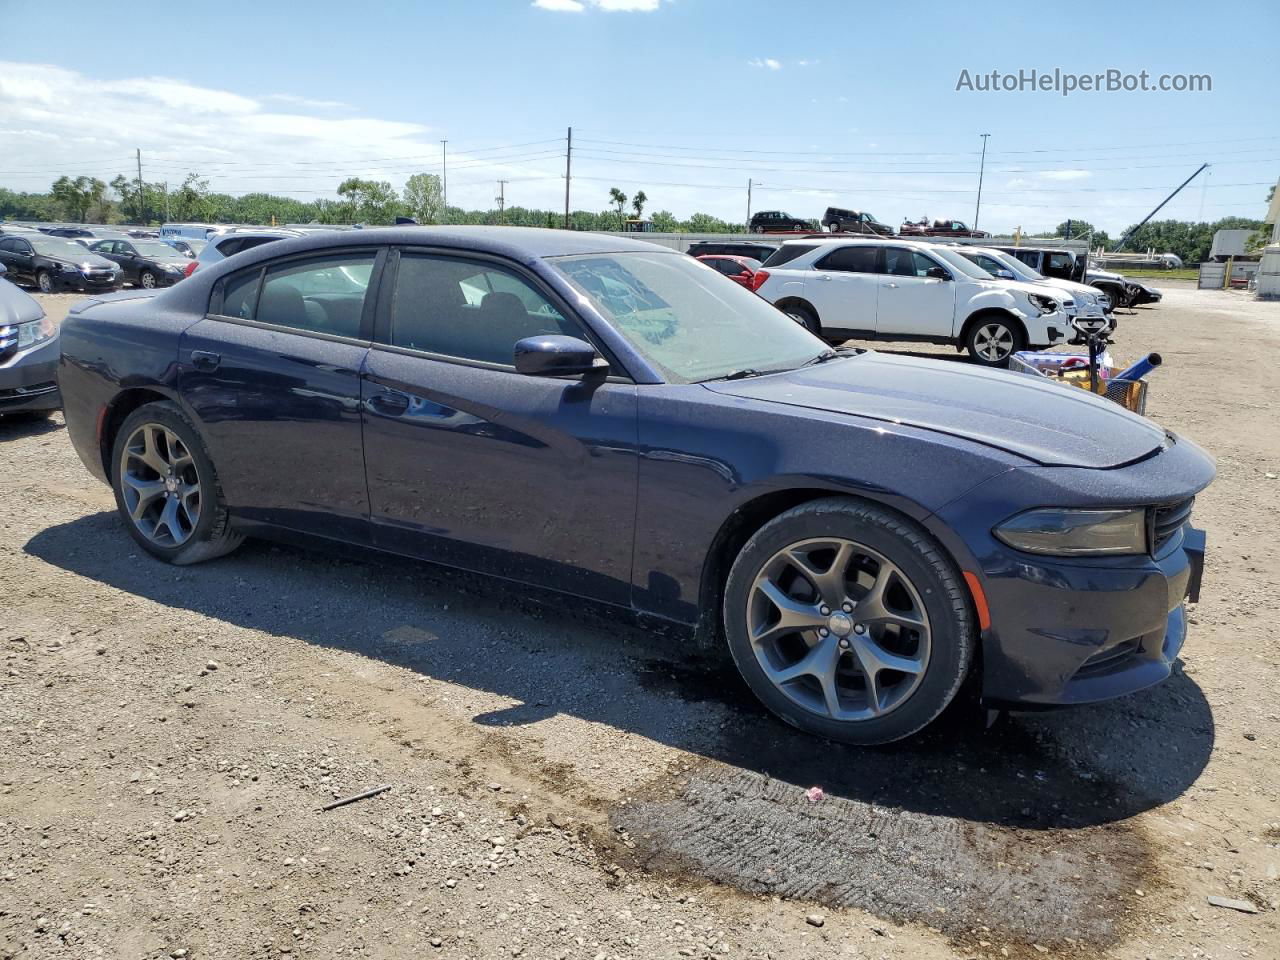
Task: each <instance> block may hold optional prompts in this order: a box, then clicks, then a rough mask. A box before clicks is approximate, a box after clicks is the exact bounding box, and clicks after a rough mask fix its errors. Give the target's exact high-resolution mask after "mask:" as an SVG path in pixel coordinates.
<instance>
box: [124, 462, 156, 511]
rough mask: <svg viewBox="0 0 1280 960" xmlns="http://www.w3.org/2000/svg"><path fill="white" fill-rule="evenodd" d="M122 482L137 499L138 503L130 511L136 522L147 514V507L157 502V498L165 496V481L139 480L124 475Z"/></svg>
mask: <svg viewBox="0 0 1280 960" xmlns="http://www.w3.org/2000/svg"><path fill="white" fill-rule="evenodd" d="M120 480H121V481H122V482H123V483H124V484H125V485H126V486H128V487H129V489H130V490H132V491H133V493H134V495H135V496H136V497H137V502H136V503H135V504H134V505H133V507H132V508H131V509H130V510H129V515H130V516H131V517H133V519H134V520H137V519H139V518H140V517H141V516H142V514H143V513H144V512H146V509H147V507H149V506H151V504H152V503H154V502H155V499H156V497H162V496H164V481H163V480H139V479H138V478H137V477H134V476H130V475H129V474H127V473H125V474H122V475H121V476H120ZM126 499H127V498H126Z"/></svg>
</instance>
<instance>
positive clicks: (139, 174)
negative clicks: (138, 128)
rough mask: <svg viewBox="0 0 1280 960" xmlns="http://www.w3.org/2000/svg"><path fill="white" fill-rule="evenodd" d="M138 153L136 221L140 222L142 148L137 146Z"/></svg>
mask: <svg viewBox="0 0 1280 960" xmlns="http://www.w3.org/2000/svg"><path fill="white" fill-rule="evenodd" d="M137 154H138V223H142V222H143V221H142V148H141V147H138V148H137Z"/></svg>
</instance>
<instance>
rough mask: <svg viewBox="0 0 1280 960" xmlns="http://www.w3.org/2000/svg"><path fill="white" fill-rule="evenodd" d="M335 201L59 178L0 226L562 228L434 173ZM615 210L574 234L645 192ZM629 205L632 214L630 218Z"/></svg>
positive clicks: (371, 183)
mask: <svg viewBox="0 0 1280 960" xmlns="http://www.w3.org/2000/svg"><path fill="white" fill-rule="evenodd" d="M334 192H335V194H336V196H335V197H334V198H326V197H320V198H317V199H315V200H298V199H296V198H294V197H285V196H280V195H278V194H272V193H245V194H241V195H239V196H234V195H232V194H229V193H216V192H214V191H212V190H210V189H209V181H208V180H207V179H205V178H203V177H201V176H200V175H199V174H197V173H190V174H188V175H187V176H186V178H185V179H184V180H183V181H182V183H181V184H179V185H178V186H176V187H171V186H170V185H169V184H166V183H161V182H158V181H155V182H153V181H146V180H143V181H142V182H141V184H139V182H138V180H137V179H136V178H130V177H127V176H125V175H124V174H120V175H119V176H117V177H115V178H114V179H112V180H111V181H109V182H108V181H104V180H101V179H98V178H97V177H83V176H82V177H74V178H73V177H67V176H62V177H59V178H58V179H57V180H56V181H54V183H53V185H52V186H51V187H50V188H49V190H48V191H46V192H44V193H38V192H37V193H28V192H21V191H15V190H8V189H5V188H3V187H0V219H10V220H37V221H58V222H62V221H68V222H75V223H100V224H114V223H140V224H159V223H165V222H184V221H190V222H195V223H261V224H269V223H273V222H274V223H278V224H279V223H333V224H340V223H362V224H369V225H378V224H390V223H394V222H395V220H396V218H397V217H412V218H413V219H414V220H416V221H417V222H419V223H463V224H500V223H506V224H511V225H514V226H523V227H563V226H564V211H563V210H544V209H538V208H535V207H521V206H507V207H506V208H505V209H503V210H495V209H489V210H468V209H465V208H463V207H456V206H448V207H446V206H445V204H444V191H443V184H442V183H441V179H440V177H439V176H438V175H436V174H434V173H415V174H414V175H413V176H411V177H409V178H408V180H407V181H406V183H405V186H404V190H402V191H398V190H396V189H395V187H393V186H392V185H391V183H390V182H388V181H386V180H365V179H362V178H360V177H348V178H347V179H345V180H343V181H341V182H340V183H339V184H338V186H337V188H336V189H335V191H334ZM607 197H608V200H609V203H610V208H608V209H604V210H599V211H592V210H574V211H573V212H572V213H570V215H569V225H570V228H571V229H573V230H622V229H625V224H626V220H627V215H628V212H630V213H633V214H634V215H635V219H637V220H638V219H641V218H642V217H643V216H644V210H645V207H646V205H647V204H648V202H649V198H648V197H647V196H646V195H645V193H644V191H643V190H639V191H637V192H636V193H635V195H634V196H632V197H627V195H626V194H624V193H623V192H622V191H621V190H619V189H618V188H616V187H614V188H611V189H610V191H609V193H608V194H607ZM628 206H629V211H628ZM649 219H650V220H651V221H652V223H653V227H652V229H654V230H657V231H661V232H664V233H678V232H687V233H744V232H746V225H745V224H742V223H732V222H730V221H726V220H722V219H720V218H719V217H716V216H713V215H712V214H709V213H695V214H693V215H692V216H690V217H687V218H685V219H680V218H679V217H677V216H676V215H675V214H673V213H671V211H669V210H659V211H657V212H656V213H654V214H652V215H651V216H650V218H649Z"/></svg>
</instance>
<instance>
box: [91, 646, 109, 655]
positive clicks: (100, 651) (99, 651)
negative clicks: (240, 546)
mask: <svg viewBox="0 0 1280 960" xmlns="http://www.w3.org/2000/svg"><path fill="white" fill-rule="evenodd" d="M93 652H94V653H96V654H97V655H98V656H102V655H103V654H104V653H106V652H107V648H106V647H98V648H96V649H95V650H94V651H93Z"/></svg>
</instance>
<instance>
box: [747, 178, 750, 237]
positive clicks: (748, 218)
mask: <svg viewBox="0 0 1280 960" xmlns="http://www.w3.org/2000/svg"><path fill="white" fill-rule="evenodd" d="M747 229H748V230H750V229H751V178H750V177H747Z"/></svg>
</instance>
